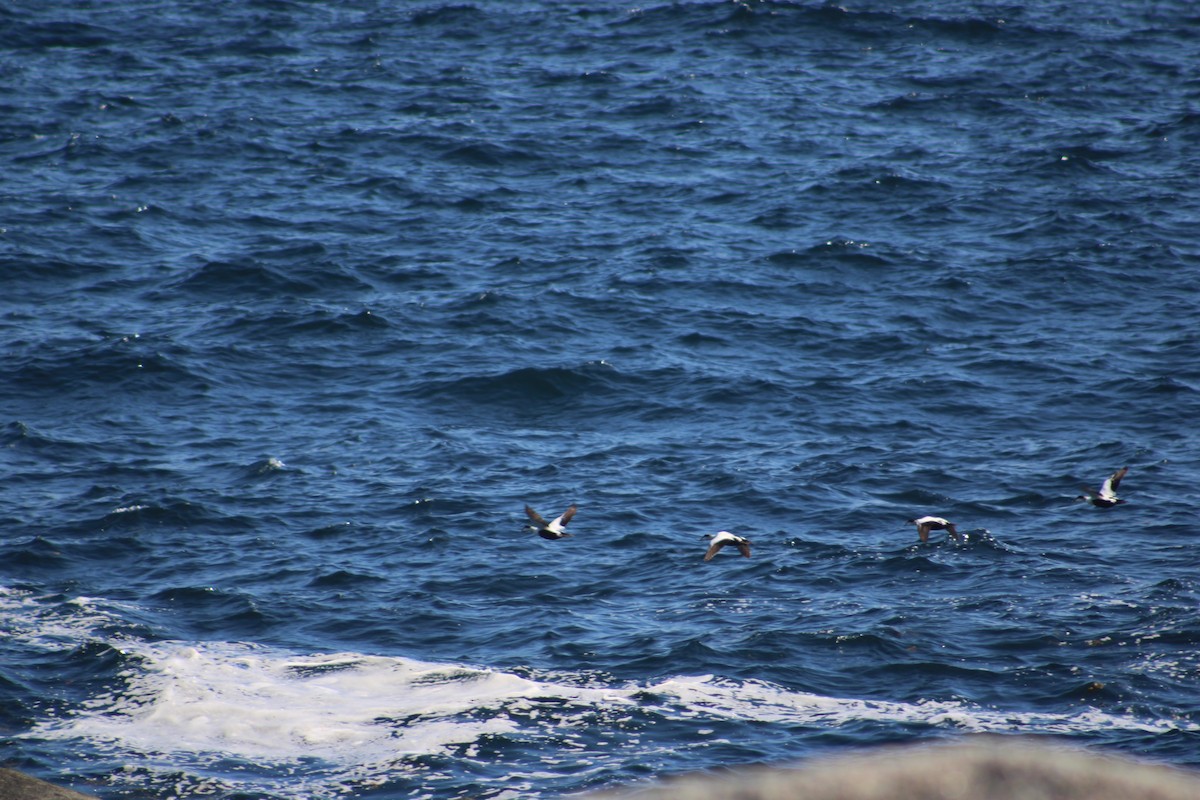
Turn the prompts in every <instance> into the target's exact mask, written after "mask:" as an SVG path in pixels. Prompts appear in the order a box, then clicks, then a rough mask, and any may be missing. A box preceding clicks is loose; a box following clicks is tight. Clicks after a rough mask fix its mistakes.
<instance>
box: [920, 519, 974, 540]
mask: <svg viewBox="0 0 1200 800" xmlns="http://www.w3.org/2000/svg"><path fill="white" fill-rule="evenodd" d="M908 524H909V525H916V526H917V536H920V537H921V541H922V542H928V541H929V532H930V531H943V530H944V531H947V532H948V533H949V534H950V535H951V536H953V537H954V538H955V539H960V540H961V539H962V537H961V536H959V535H958V528H956V527H954V523H953V522H951V521H950V520H948V519H945V518H944V517H917V518H916V519H910V520H909V521H908Z"/></svg>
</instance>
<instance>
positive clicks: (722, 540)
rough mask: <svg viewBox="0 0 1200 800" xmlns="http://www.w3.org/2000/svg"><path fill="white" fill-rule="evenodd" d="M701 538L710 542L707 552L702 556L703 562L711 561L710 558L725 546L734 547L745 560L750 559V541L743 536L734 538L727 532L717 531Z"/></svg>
mask: <svg viewBox="0 0 1200 800" xmlns="http://www.w3.org/2000/svg"><path fill="white" fill-rule="evenodd" d="M701 538H703V539H709V540H710V541H711V544H710V545H709V546H708V552H707V553H705V554H704V560H705V561H712V557H713V556H715V555H716V554H717V551H718V550H720V549H721V548H722V547H724V546H725V545H727V544H732V545H734V546H736V547H737V549H738V550H739V551H740V552H741V554H742V555H743V556H745V557H746V558H749V557H750V540H749V539H747V538H745V537H743V536H734V535H733V534H732V533H730V532H729V531H718V532H717V533H710V534H708V535H707V536H703V537H701Z"/></svg>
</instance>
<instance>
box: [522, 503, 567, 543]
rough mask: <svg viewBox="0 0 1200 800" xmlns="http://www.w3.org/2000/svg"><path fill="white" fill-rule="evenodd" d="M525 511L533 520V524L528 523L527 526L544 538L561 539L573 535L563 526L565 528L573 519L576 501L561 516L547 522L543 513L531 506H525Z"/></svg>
mask: <svg viewBox="0 0 1200 800" xmlns="http://www.w3.org/2000/svg"><path fill="white" fill-rule="evenodd" d="M525 513H526V514H527V515H529V519H531V520H533V524H532V525H526V526H525V527H526V528H528V529H529V530H531V531H537V535H538V536H540V537H542V538H543V539H561V538H563V537H564V536H570V535H571V534H569V533H567V532H566V531H564V530H563V528H565V527H566V525H567V523H568V522H570V521H571V517H573V516H575V504H574V503H572V504H571V507H570V508H568V509H567V510H566V511H564V512H563V513H562V514H560V515H559V516H557V517H555V518H554V519H553V520H551V521H550V522H546V520H544V519H542V515H541V514H539V513H537V512H536V511H534V510H533V509H532V508H530V507H529V506H525Z"/></svg>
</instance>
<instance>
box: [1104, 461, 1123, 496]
mask: <svg viewBox="0 0 1200 800" xmlns="http://www.w3.org/2000/svg"><path fill="white" fill-rule="evenodd" d="M1126 472H1129V467H1121V468H1120V469H1119V470H1117V471H1116V472H1114V473H1113V474H1112V477H1110V478H1109V479H1108V480H1106V481H1105V482H1104V485H1103V486H1101V487H1100V491H1101V492H1104V493H1105V494H1110V495H1112V494H1116V493H1117V487H1118V486H1120V485H1121V478H1124V477H1125V473H1126Z"/></svg>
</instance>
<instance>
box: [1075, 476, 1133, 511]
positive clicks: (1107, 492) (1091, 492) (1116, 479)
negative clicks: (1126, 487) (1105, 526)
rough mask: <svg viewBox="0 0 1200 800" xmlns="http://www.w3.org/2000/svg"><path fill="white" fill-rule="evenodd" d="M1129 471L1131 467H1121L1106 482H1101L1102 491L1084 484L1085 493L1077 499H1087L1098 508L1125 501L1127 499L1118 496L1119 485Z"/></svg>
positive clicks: (1110, 506)
mask: <svg viewBox="0 0 1200 800" xmlns="http://www.w3.org/2000/svg"><path fill="white" fill-rule="evenodd" d="M1126 472H1129V467H1121V468H1120V469H1119V470H1117V471H1116V472H1114V473H1113V474H1112V475H1110V476H1108V477H1107V478H1105V479H1104V483H1102V484H1100V491H1098V492H1097V491H1096V490H1095V489H1089V488H1088V487H1086V486H1084V487H1083V491H1084V494H1081V495H1079V497H1076V498H1075V499H1076V500H1087V501H1089V502H1090V503H1091V504H1092V505H1094V506H1096V507H1097V508H1112V507H1113V506H1115V505H1119V504H1121V503H1124V502H1125V501H1124V500H1122V499H1121V498H1119V497H1117V487H1118V486H1120V485H1121V478H1124V477H1125V473H1126Z"/></svg>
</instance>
